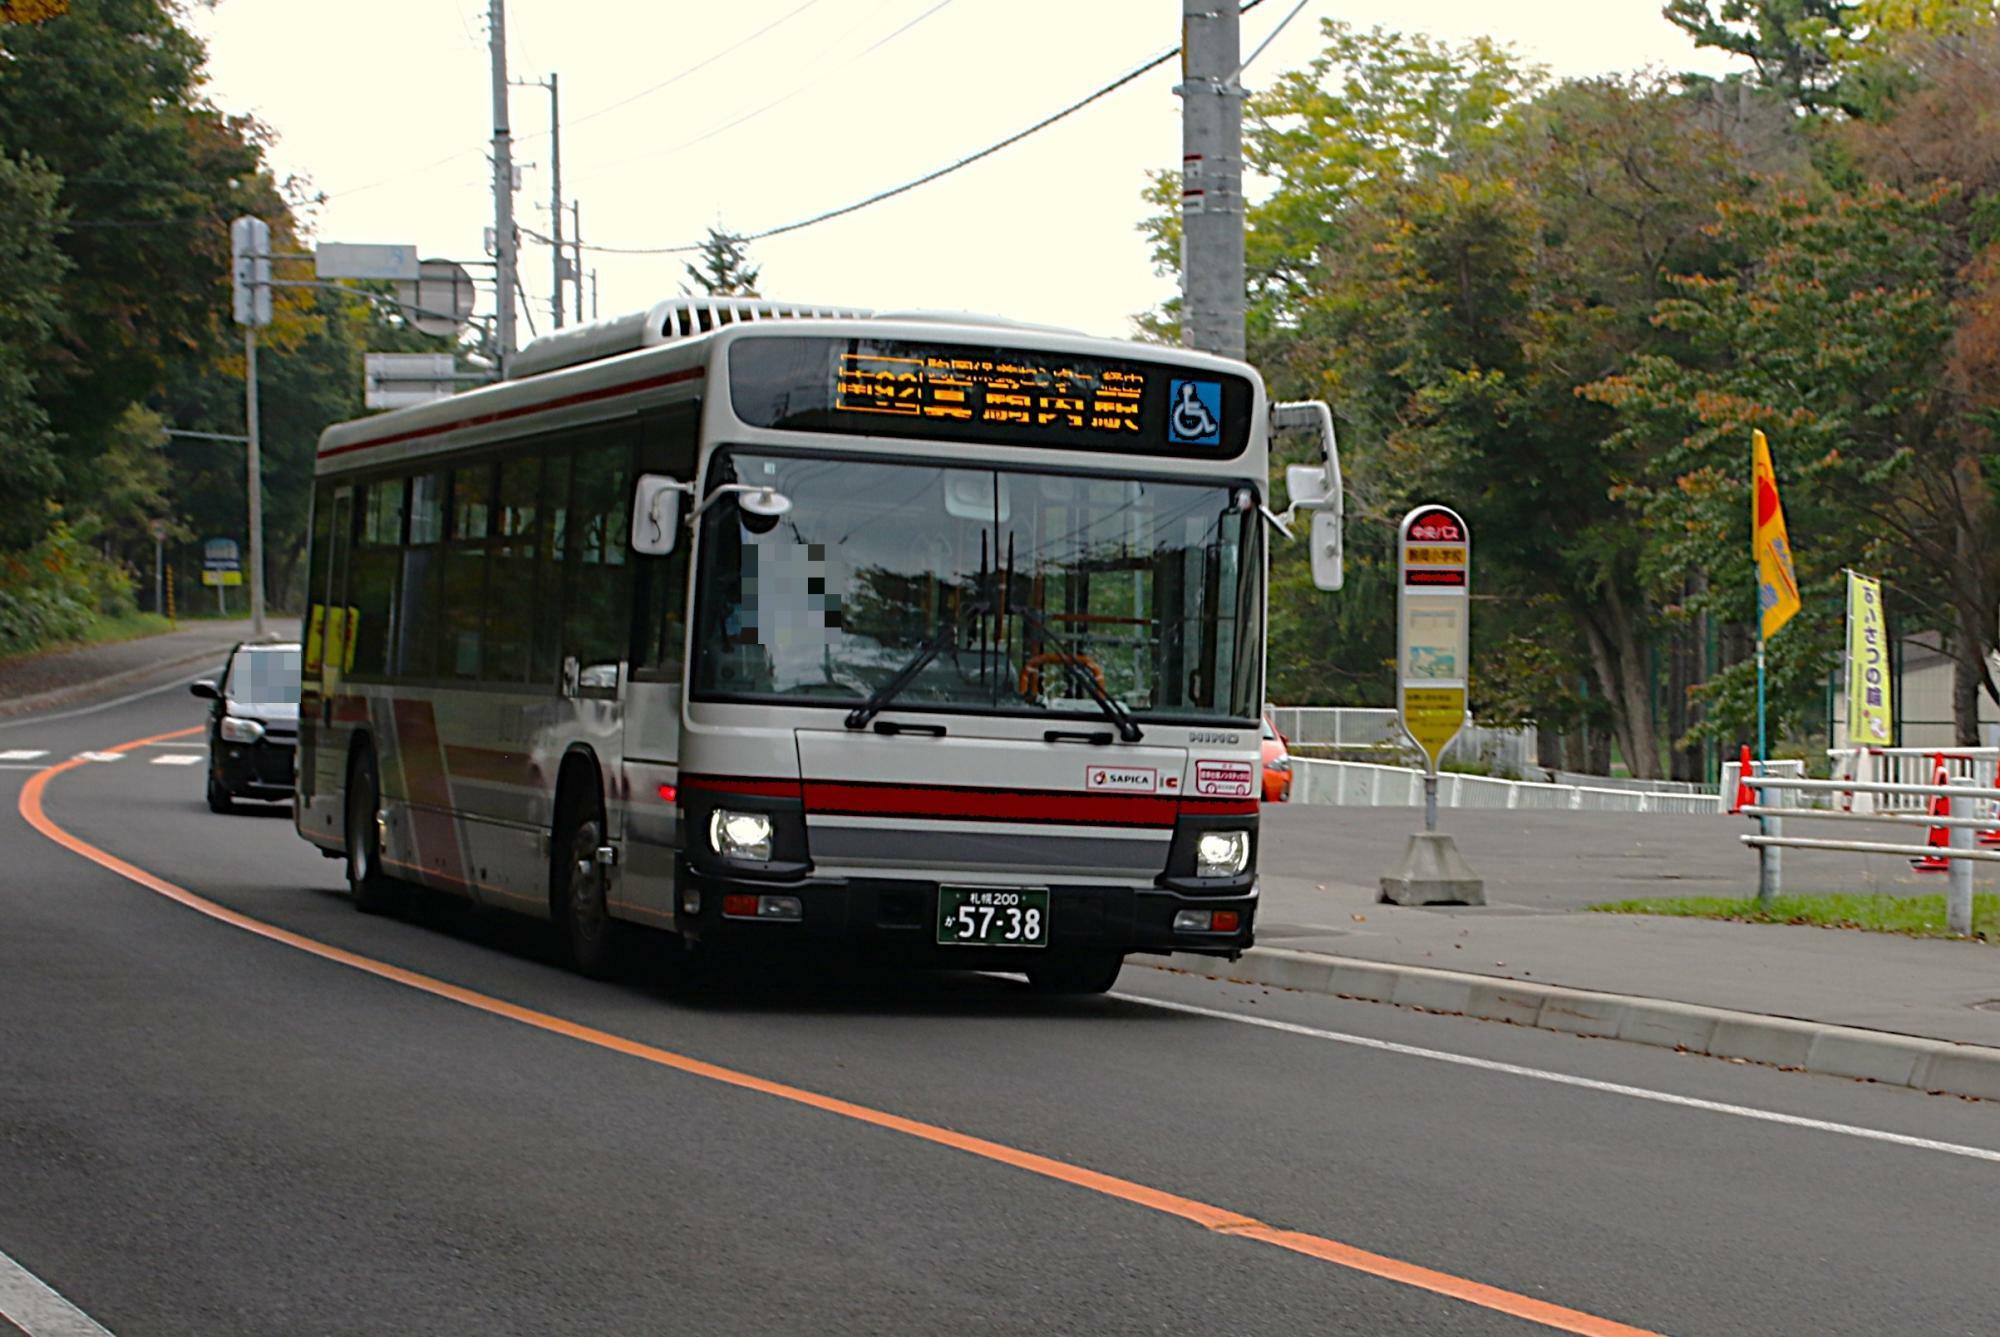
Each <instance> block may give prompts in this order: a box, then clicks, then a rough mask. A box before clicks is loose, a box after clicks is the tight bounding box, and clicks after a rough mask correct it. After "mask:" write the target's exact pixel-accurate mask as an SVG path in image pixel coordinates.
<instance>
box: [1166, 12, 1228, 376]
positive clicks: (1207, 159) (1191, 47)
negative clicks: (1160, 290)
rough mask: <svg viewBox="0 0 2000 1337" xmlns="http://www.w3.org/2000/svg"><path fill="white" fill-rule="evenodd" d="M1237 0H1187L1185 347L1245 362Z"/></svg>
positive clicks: (1183, 204)
mask: <svg viewBox="0 0 2000 1337" xmlns="http://www.w3.org/2000/svg"><path fill="white" fill-rule="evenodd" d="M1239 51H1240V42H1239V39H1238V20H1237V6H1236V0H1181V84H1180V87H1179V88H1177V89H1175V90H1174V91H1175V92H1177V93H1179V94H1180V97H1181V285H1182V286H1181V293H1182V301H1181V342H1182V343H1183V344H1185V345H1187V346H1188V347H1189V348H1196V349H1200V350H1201V351H1202V352H1205V353H1219V354H1221V355H1222V356H1224V357H1233V358H1240V357H1242V356H1243V352H1244V336H1243V307H1244V300H1245V299H1244V287H1243V88H1242V86H1241V84H1239V83H1238V82H1237V76H1238V75H1239V74H1240V73H1241V66H1242V61H1241V60H1240V58H1239Z"/></svg>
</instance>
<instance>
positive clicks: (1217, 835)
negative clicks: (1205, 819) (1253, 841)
mask: <svg viewBox="0 0 2000 1337" xmlns="http://www.w3.org/2000/svg"><path fill="white" fill-rule="evenodd" d="M1249 866H1250V833H1249V832H1248V831H1204V832H1202V834H1201V838H1200V839H1199V840H1197V841H1195V843H1194V874H1195V876H1196V877H1235V876H1236V875H1237V874H1238V873H1240V872H1242V871H1243V870H1244V869H1245V868H1248V867H1249Z"/></svg>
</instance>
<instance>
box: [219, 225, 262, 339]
mask: <svg viewBox="0 0 2000 1337" xmlns="http://www.w3.org/2000/svg"><path fill="white" fill-rule="evenodd" d="M229 266H230V267H229V284H230V297H231V299H232V310H231V314H232V315H234V316H235V317H236V323H237V324H238V325H269V324H270V323H271V225H270V224H269V223H266V222H265V221H264V220H263V219H261V218H251V217H248V216H245V217H243V218H239V219H237V220H236V221H235V222H233V223H231V224H230V225H229Z"/></svg>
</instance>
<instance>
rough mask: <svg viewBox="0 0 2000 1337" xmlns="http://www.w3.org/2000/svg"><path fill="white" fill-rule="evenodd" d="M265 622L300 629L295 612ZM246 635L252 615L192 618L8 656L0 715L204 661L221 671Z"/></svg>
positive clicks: (50, 705)
mask: <svg viewBox="0 0 2000 1337" xmlns="http://www.w3.org/2000/svg"><path fill="white" fill-rule="evenodd" d="M264 625H265V630H266V634H267V635H268V636H269V637H270V638H271V639H273V640H283V639H292V638H296V637H297V636H298V634H299V623H298V619H297V618H271V619H266V621H265V624H264ZM248 639H250V623H249V622H248V621H240V622H238V621H220V620H218V621H214V622H188V623H184V624H182V626H181V627H180V629H179V630H177V631H170V632H163V633H162V634H160V635H158V636H141V637H138V638H137V639H134V640H129V641H113V642H111V643H109V644H105V645H85V646H79V647H77V648H76V649H74V650H60V651H57V652H55V653H53V654H44V655H30V656H27V657H24V658H21V659H11V660H6V661H4V662H0V718H8V717H12V716H16V715H24V714H27V713H29V712H32V711H41V710H55V709H59V708H61V707H63V706H68V705H75V704H78V703H82V702H88V701H92V700H96V699H100V698H106V697H111V696H115V695H117V694H118V692H119V691H120V690H128V691H136V690H139V689H141V688H144V687H146V686H149V685H151V684H152V683H154V682H156V681H165V680H166V679H168V678H170V677H171V676H172V675H173V674H174V673H175V672H177V671H180V670H183V669H192V668H194V667H196V666H199V665H203V664H210V663H212V664H213V665H214V667H215V670H216V672H218V673H220V672H221V671H222V661H223V657H224V656H225V655H226V654H228V653H229V647H230V646H232V645H234V644H236V643H237V642H238V641H244V640H248Z"/></svg>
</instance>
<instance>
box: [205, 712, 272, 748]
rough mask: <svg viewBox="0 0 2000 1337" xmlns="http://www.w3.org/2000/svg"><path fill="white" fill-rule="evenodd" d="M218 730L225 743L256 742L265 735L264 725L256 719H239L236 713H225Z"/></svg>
mask: <svg viewBox="0 0 2000 1337" xmlns="http://www.w3.org/2000/svg"><path fill="white" fill-rule="evenodd" d="M216 732H218V733H220V734H221V735H222V741H223V742H225V743H254V742H256V741H257V740H258V739H259V738H262V737H263V736H264V726H263V725H261V724H259V723H257V721H255V720H239V719H237V718H236V717H235V716H234V715H224V716H223V717H222V725H221V727H220V728H219V729H217V730H216Z"/></svg>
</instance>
